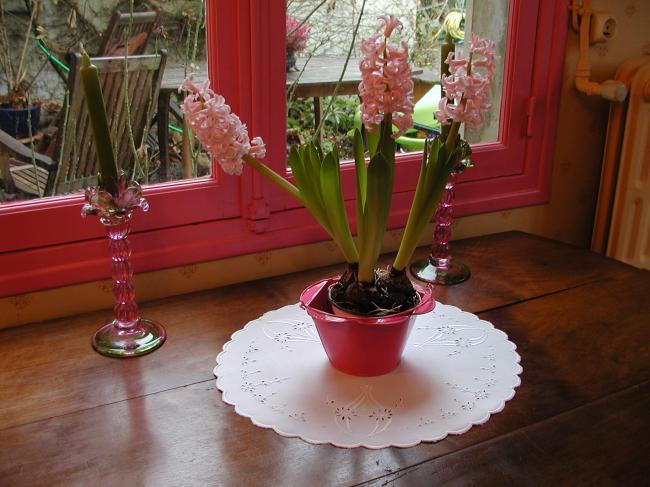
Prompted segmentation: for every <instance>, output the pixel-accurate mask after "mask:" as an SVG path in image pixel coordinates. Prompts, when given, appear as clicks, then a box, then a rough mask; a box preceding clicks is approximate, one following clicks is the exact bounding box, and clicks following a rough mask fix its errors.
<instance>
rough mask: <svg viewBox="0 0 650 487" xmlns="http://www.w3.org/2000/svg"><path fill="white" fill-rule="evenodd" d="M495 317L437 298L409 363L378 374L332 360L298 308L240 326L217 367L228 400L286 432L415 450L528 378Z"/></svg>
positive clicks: (419, 326)
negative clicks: (351, 370) (356, 371)
mask: <svg viewBox="0 0 650 487" xmlns="http://www.w3.org/2000/svg"><path fill="white" fill-rule="evenodd" d="M515 348H516V347H515V344H514V343H512V342H511V341H509V340H508V336H507V335H506V334H505V333H504V332H502V331H500V330H497V329H496V328H494V327H493V326H492V324H491V323H489V322H487V321H483V320H479V318H478V317H477V316H476V315H473V314H471V313H467V312H464V311H461V310H460V309H458V308H456V307H454V306H448V305H444V304H441V303H437V304H436V307H435V309H434V310H433V311H432V312H431V313H428V314H425V315H421V316H418V317H417V320H416V322H415V324H414V325H413V331H412V332H411V336H410V337H409V340H408V342H407V344H406V348H405V350H404V355H403V357H402V362H401V364H400V365H399V367H398V368H397V369H396V370H394V371H393V372H391V373H389V374H386V375H383V376H379V377H355V376H351V375H347V374H344V373H342V372H339V371H338V370H336V369H335V368H334V367H333V366H331V365H330V363H329V360H328V359H327V356H326V355H325V351H324V350H323V347H322V345H321V343H320V339H319V338H318V333H317V332H316V327H315V326H314V324H313V321H312V320H311V318H310V317H309V316H308V315H307V313H306V312H305V311H304V310H303V309H301V308H300V306H299V305H297V304H295V305H291V306H285V307H284V308H280V309H278V310H274V311H270V312H268V313H266V314H264V316H262V317H261V318H258V319H257V320H254V321H251V322H250V323H248V324H247V325H246V326H245V327H244V328H243V329H242V330H239V331H237V332H235V333H234V334H233V336H232V340H230V341H229V342H228V343H226V344H225V345H224V348H223V351H222V352H221V353H220V354H219V355H218V356H217V364H218V365H217V366H216V367H215V369H214V373H215V375H216V376H217V387H218V388H219V389H220V390H221V391H222V392H223V400H224V401H225V402H226V403H228V404H231V405H233V406H235V411H236V412H237V413H238V414H240V415H242V416H246V417H249V418H250V419H251V420H252V421H253V423H254V424H256V425H258V426H262V427H264V428H273V429H274V430H275V431H276V432H277V433H279V434H281V435H283V436H297V437H300V438H302V439H303V440H305V441H308V442H310V443H331V444H333V445H336V446H340V447H347V448H352V447H358V446H364V447H367V448H384V447H388V446H398V447H408V446H413V445H417V444H418V443H420V442H422V441H437V440H441V439H443V438H444V437H445V436H447V435H448V434H461V433H464V432H465V431H467V430H468V429H469V428H471V427H472V425H475V424H482V423H485V422H486V421H487V420H488V419H489V417H490V414H492V413H496V412H499V411H501V410H502V409H503V408H504V405H505V402H506V401H508V400H509V399H512V397H513V396H514V394H515V390H514V388H515V387H517V386H518V385H519V384H520V380H519V374H520V373H521V372H522V368H521V366H520V365H519V355H518V354H517V352H515Z"/></svg>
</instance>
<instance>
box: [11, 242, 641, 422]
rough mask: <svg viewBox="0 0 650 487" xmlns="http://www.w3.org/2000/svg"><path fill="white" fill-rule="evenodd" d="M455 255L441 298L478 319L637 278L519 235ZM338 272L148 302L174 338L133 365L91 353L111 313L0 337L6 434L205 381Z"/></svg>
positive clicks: (147, 310)
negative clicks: (461, 271)
mask: <svg viewBox="0 0 650 487" xmlns="http://www.w3.org/2000/svg"><path fill="white" fill-rule="evenodd" d="M426 251H427V249H420V254H421V255H425V254H426ZM454 255H457V256H458V257H459V258H461V259H463V260H464V261H466V262H467V263H468V264H469V265H470V267H471V268H472V270H473V275H472V278H471V279H470V280H469V281H467V282H466V283H463V284H462V285H459V286H451V287H437V288H436V290H435V296H436V298H437V299H439V300H442V301H443V302H445V303H450V304H454V305H457V306H460V307H461V308H463V309H465V310H468V311H473V312H478V311H481V310H485V309H489V308H494V307H500V306H505V305H508V304H511V303H513V302H518V301H521V300H525V299H531V298H534V297H536V296H539V295H543V294H545V293H550V292H557V291H559V290H562V289H565V288H568V287H572V286H576V285H582V284H585V283H588V282H592V281H594V280H597V279H605V278H608V279H616V278H620V279H622V278H624V277H625V276H627V275H630V274H635V273H637V272H638V271H636V270H634V269H632V268H631V267H629V266H626V265H624V264H621V263H619V262H616V261H613V260H610V259H603V258H602V256H599V255H596V254H592V253H588V252H584V251H582V250H580V249H576V248H573V247H570V246H567V245H565V244H561V243H557V242H553V241H550V240H546V239H542V238H538V237H533V236H530V235H525V234H521V233H516V232H512V233H506V234H499V235H489V236H485V237H480V238H477V239H469V240H466V241H461V242H458V243H455V245H454ZM384 261H385V262H388V261H389V259H388V258H387V257H385V258H384ZM340 269H341V266H331V267H327V268H321V269H313V270H309V271H305V272H300V273H295V274H291V275H288V276H281V277H276V278H272V279H265V280H260V281H256V282H254V283H247V284H242V285H236V286H229V287H224V288H220V289H214V290H210V291H205V292H200V293H194V294H189V295H185V296H177V297H173V298H168V299H163V300H160V301H156V302H152V303H146V304H145V305H143V306H142V315H143V316H145V317H149V318H152V319H155V320H158V321H159V322H160V323H163V324H164V325H165V327H166V328H167V330H168V334H169V339H168V341H167V343H166V344H165V345H164V346H163V347H162V349H160V350H158V351H156V352H155V353H153V354H151V355H149V356H145V357H141V358H139V359H135V360H116V359H109V358H105V357H101V356H99V355H97V354H96V353H94V352H93V351H92V349H91V348H90V337H91V336H92V333H93V332H94V330H95V329H97V328H98V327H99V325H100V324H101V323H102V322H103V321H105V320H108V319H109V317H110V311H106V312H96V313H89V314H85V315H81V316H76V317H71V318H65V319H58V320H53V321H49V322H46V323H36V324H32V325H26V326H22V327H17V328H14V329H8V330H1V331H0V349H1V350H2V352H3V353H2V354H0V397H10V398H11V401H3V402H2V403H0V429H1V428H6V427H9V426H14V425H18V424H25V423H28V422H30V421H36V420H40V419H44V418H48V417H52V416H56V415H60V414H67V413H70V412H73V411H78V410H82V409H86V408H90V407H96V406H100V405H102V404H109V403H111V402H115V401H122V400H124V399H128V398H131V397H138V396H142V395H145V394H150V393H154V392H159V391H163V390H167V389H172V388H175V387H180V386H183V385H186V384H192V383H195V382H199V381H201V380H207V379H209V378H210V377H211V376H212V367H213V363H214V358H215V356H216V355H217V353H218V352H219V350H220V349H221V347H222V346H223V344H224V343H225V342H226V341H228V339H229V338H230V335H231V334H232V333H233V332H235V331H236V330H238V329H239V328H241V327H242V326H243V325H245V324H246V323H247V322H248V321H250V320H252V319H255V318H257V317H258V316H260V315H261V314H263V313H264V312H265V311H268V310H271V309H274V308H278V307H280V306H283V305H287V304H291V303H295V302H296V301H297V298H298V296H299V295H300V292H301V291H302V289H304V287H305V286H306V285H307V284H308V283H310V282H313V281H315V280H317V279H319V278H322V277H323V276H326V275H333V274H335V273H336V272H339V271H340ZM233 272H236V269H233Z"/></svg>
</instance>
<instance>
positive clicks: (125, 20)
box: [97, 11, 160, 56]
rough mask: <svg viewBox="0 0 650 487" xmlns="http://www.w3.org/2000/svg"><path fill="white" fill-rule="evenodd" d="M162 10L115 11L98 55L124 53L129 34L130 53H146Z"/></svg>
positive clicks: (103, 36)
mask: <svg viewBox="0 0 650 487" xmlns="http://www.w3.org/2000/svg"><path fill="white" fill-rule="evenodd" d="M159 18H160V12H158V11H149V12H134V13H133V16H131V14H130V13H125V14H124V13H121V12H119V11H115V12H114V13H113V15H112V16H111V20H110V22H109V23H108V27H107V28H106V31H104V34H103V35H102V43H101V45H100V47H99V52H98V53H97V55H98V56H119V55H124V51H125V47H126V37H127V35H129V34H130V36H129V39H128V40H129V55H138V54H144V53H145V51H146V49H147V44H148V43H149V39H150V38H151V34H152V32H153V30H154V28H155V27H156V24H157V23H158V19H159Z"/></svg>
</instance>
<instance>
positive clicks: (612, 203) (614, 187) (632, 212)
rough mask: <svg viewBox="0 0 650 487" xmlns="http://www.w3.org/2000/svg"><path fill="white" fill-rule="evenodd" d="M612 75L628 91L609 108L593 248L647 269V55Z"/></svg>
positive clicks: (649, 247) (649, 145)
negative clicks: (622, 99) (624, 97)
mask: <svg viewBox="0 0 650 487" xmlns="http://www.w3.org/2000/svg"><path fill="white" fill-rule="evenodd" d="M616 80H617V81H622V82H623V83H625V84H626V86H627V87H628V90H629V96H628V99H627V101H626V102H624V103H616V104H612V108H611V109H610V113H609V123H608V127H607V139H606V142H605V151H604V156H603V167H602V174H601V179H600V191H599V195H598V203H597V207H596V216H595V222H594V232H593V236H592V244H591V248H592V250H595V251H597V252H601V253H606V255H608V256H610V257H613V258H615V259H617V260H621V261H623V262H627V263H628V264H631V265H633V266H635V267H640V268H643V269H650V56H643V57H639V58H634V59H630V60H628V61H626V62H625V63H623V65H621V67H620V68H619V70H618V72H617V73H616Z"/></svg>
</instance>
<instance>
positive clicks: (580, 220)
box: [0, 0, 650, 328]
mask: <svg viewBox="0 0 650 487" xmlns="http://www.w3.org/2000/svg"><path fill="white" fill-rule="evenodd" d="M593 6H594V8H595V9H599V10H606V11H609V12H610V13H612V14H613V15H614V16H615V17H616V18H617V20H618V24H619V34H618V36H617V37H616V38H615V39H614V40H613V41H611V42H610V43H608V44H607V45H600V46H596V47H592V48H591V50H590V57H591V60H592V65H593V78H594V79H595V80H598V81H602V80H604V79H608V78H611V77H613V76H614V73H615V71H616V68H617V66H618V65H619V64H620V63H621V62H622V61H623V60H625V59H626V58H628V57H633V56H638V55H640V54H650V27H649V26H650V1H648V0H635V1H618V0H594V2H593ZM577 55H578V54H577V36H576V33H575V32H573V31H570V32H569V35H568V42H567V49H566V60H565V66H564V81H563V84H562V94H561V107H560V112H559V120H558V135H557V144H556V149H555V155H554V164H553V183H552V184H553V186H552V192H551V199H550V202H549V203H548V204H546V205H540V206H535V207H529V208H520V209H516V210H509V211H501V212H496V213H489V214H483V215H476V216H472V217H467V218H462V219H459V220H458V221H457V222H456V224H455V229H454V237H455V238H465V237H470V236H475V235H482V234H488V233H495V232H501V231H506V230H522V231H526V232H530V233H535V234H539V235H543V236H547V237H550V238H553V239H558V240H562V241H565V242H569V243H572V244H575V245H578V246H582V247H587V246H588V245H589V242H590V239H591V228H592V221H593V214H594V208H595V204H596V197H597V192H598V179H599V175H600V161H601V156H602V150H603V144H604V140H605V131H606V128H607V127H606V126H607V109H608V104H607V102H605V101H603V100H600V99H598V98H589V97H586V96H584V95H581V94H579V93H577V92H576V90H575V89H574V87H573V74H574V70H575V63H576V60H577ZM400 234H401V233H400V231H399V230H397V231H392V232H389V235H388V238H387V242H386V246H385V250H392V249H395V248H396V246H397V243H398V242H399V238H400ZM339 260H340V255H339V253H338V251H337V249H336V248H335V246H334V245H333V244H332V243H329V242H323V243H320V244H313V245H307V246H303V247H296V248H289V249H281V250H275V251H270V252H262V253H259V254H253V255H247V256H241V257H236V258H232V259H225V260H221V261H216V262H208V263H204V264H199V265H190V266H183V267H179V268H174V269H166V270H162V271H156V272H150V273H143V274H139V275H137V276H136V287H137V290H138V296H139V299H140V300H141V301H146V300H150V299H156V298H159V297H163V296H169V295H173V294H180V293H185V292H191V291H194V290H199V289H206V288H210V287H215V286H221V285H226V284H230V283H233V282H235V281H246V280H251V279H258V278H261V277H265V276H270V275H277V274H282V273H287V272H294V271H297V270H300V269H304V268H307V267H310V266H311V267H315V266H322V265H326V264H330V263H334V262H337V261H339ZM235 269H236V271H234V270H235ZM111 304H112V301H111V294H110V283H109V282H108V281H100V282H93V283H86V284H81V285H75V286H68V287H65V288H59V289H54V290H49V291H44V292H37V293H29V294H25V295H21V296H14V297H10V298H4V299H0V328H2V327H7V326H14V325H16V324H20V323H29V322H33V321H38V320H43V319H47V318H50V317H58V316H67V315H70V314H76V313H80V312H84V311H90V310H96V309H102V308H109V307H110V306H111Z"/></svg>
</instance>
